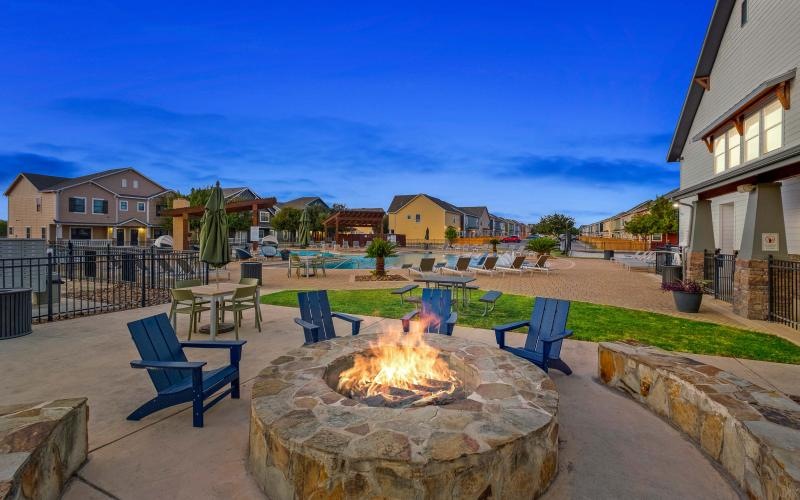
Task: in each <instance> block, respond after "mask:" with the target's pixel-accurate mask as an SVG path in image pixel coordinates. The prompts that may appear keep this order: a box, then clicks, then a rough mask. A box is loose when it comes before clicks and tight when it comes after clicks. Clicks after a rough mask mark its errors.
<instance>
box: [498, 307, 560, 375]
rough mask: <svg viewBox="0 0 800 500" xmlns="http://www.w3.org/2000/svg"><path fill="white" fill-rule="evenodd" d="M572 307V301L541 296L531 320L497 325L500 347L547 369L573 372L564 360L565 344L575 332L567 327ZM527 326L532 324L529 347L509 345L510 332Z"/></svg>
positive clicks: (526, 340)
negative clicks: (507, 333) (508, 336)
mask: <svg viewBox="0 0 800 500" xmlns="http://www.w3.org/2000/svg"><path fill="white" fill-rule="evenodd" d="M569 306H570V302H569V301H568V300H559V299H548V298H545V297H538V298H537V299H536V302H535V303H534V305H533V312H532V313H531V319H529V320H525V321H516V322H514V323H508V324H507V325H500V326H495V327H494V335H495V337H496V339H497V346H498V347H500V349H503V350H504V351H508V352H510V353H513V354H516V355H517V356H519V357H521V358H525V359H527V360H528V361H530V362H532V363H533V364H535V365H536V366H538V367H539V368H541V369H542V370H544V371H545V372H547V370H548V368H555V369H556V370H560V371H562V372H564V373H566V374H567V375H570V374H572V370H571V369H570V367H569V366H567V364H566V363H565V362H564V361H562V360H561V343H562V342H563V341H564V339H565V338H567V337H569V336H570V335H572V330H567V329H566V327H567V316H568V315H569ZM523 326H527V327H528V337H527V338H526V339H525V347H522V348H519V347H509V346H507V345H506V332H507V331H509V330H516V329H517V328H522V327H523Z"/></svg>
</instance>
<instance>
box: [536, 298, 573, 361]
mask: <svg viewBox="0 0 800 500" xmlns="http://www.w3.org/2000/svg"><path fill="white" fill-rule="evenodd" d="M569 306H570V301H568V300H560V299H550V298H546V297H537V298H536V303H535V304H534V305H533V312H532V313H531V322H530V324H529V325H528V338H527V339H525V349H528V350H529V351H534V352H537V353H540V354H542V353H543V352H544V345H543V344H542V339H545V340H546V339H549V338H550V337H552V336H555V335H558V334H560V333H563V332H564V330H565V329H566V328H567V317H568V316H569ZM560 354H561V342H556V343H554V344H553V345H552V346H551V348H550V359H558V358H559V356H560Z"/></svg>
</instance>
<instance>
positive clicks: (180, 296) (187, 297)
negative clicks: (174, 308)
mask: <svg viewBox="0 0 800 500" xmlns="http://www.w3.org/2000/svg"><path fill="white" fill-rule="evenodd" d="M169 293H171V294H172V300H174V301H176V302H191V301H193V300H194V294H193V293H192V291H191V290H185V289H182V288H172V289H171V290H170V291H169Z"/></svg>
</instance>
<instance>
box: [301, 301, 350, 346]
mask: <svg viewBox="0 0 800 500" xmlns="http://www.w3.org/2000/svg"><path fill="white" fill-rule="evenodd" d="M297 302H298V304H299V305H300V317H299V318H295V319H294V322H295V323H297V324H298V325H300V326H301V327H303V335H304V336H305V339H306V341H305V343H306V344H316V343H317V342H322V341H323V340H330V339H332V338H334V337H336V331H335V330H334V329H333V318H339V319H342V320H344V321H347V322H349V323H350V328H351V331H350V332H351V333H352V334H353V335H358V332H359V330H360V329H361V322H362V321H364V320H363V319H361V318H357V317H355V316H350V315H349V314H344V313H338V312H331V306H330V303H329V302H328V291H327V290H314V291H310V292H299V293H298V294H297Z"/></svg>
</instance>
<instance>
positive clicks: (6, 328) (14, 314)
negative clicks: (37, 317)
mask: <svg viewBox="0 0 800 500" xmlns="http://www.w3.org/2000/svg"><path fill="white" fill-rule="evenodd" d="M32 324H33V303H32V302H31V289H30V288H0V339H13V338H14V337H22V336H23V335H28V334H29V333H31V332H32V331H33V328H32Z"/></svg>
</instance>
